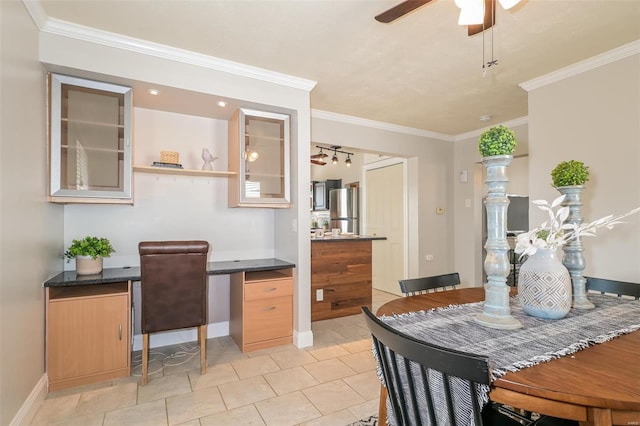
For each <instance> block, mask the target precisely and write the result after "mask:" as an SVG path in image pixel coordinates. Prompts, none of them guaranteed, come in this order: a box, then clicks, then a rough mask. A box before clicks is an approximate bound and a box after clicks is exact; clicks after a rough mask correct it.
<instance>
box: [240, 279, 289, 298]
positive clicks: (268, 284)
mask: <svg viewBox="0 0 640 426" xmlns="http://www.w3.org/2000/svg"><path fill="white" fill-rule="evenodd" d="M291 295H293V280H292V279H290V278H289V279H282V280H270V281H260V282H253V283H247V284H245V285H244V300H261V299H266V298H273V297H282V296H291Z"/></svg>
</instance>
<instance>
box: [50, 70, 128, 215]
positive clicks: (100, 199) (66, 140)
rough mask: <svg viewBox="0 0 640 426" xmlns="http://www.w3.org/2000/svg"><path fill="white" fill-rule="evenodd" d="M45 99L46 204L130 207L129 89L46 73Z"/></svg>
mask: <svg viewBox="0 0 640 426" xmlns="http://www.w3.org/2000/svg"><path fill="white" fill-rule="evenodd" d="M49 96H50V98H49V194H48V199H49V201H52V202H57V203H123V204H132V203H133V196H132V184H131V179H132V177H131V176H132V162H131V153H132V139H131V129H132V126H131V120H132V118H131V116H132V89H131V88H130V87H124V86H118V85H115V84H109V83H102V82H97V81H92V80H86V79H82V78H77V77H70V76H66V75H59V74H50V78H49Z"/></svg>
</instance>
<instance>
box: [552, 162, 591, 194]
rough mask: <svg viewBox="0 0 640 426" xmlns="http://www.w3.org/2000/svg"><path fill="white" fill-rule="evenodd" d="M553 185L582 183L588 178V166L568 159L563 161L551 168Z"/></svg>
mask: <svg viewBox="0 0 640 426" xmlns="http://www.w3.org/2000/svg"><path fill="white" fill-rule="evenodd" d="M551 180H552V181H553V186H554V187H556V188H558V187H561V186H570V185H584V184H585V182H587V181H588V180H589V166H585V165H584V163H583V162H581V161H576V160H570V161H563V162H561V163H560V164H558V165H557V166H556V168H555V169H553V170H551Z"/></svg>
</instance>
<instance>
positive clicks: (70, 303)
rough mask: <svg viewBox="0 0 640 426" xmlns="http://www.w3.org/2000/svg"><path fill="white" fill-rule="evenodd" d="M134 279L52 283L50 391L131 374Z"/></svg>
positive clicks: (49, 307)
mask: <svg viewBox="0 0 640 426" xmlns="http://www.w3.org/2000/svg"><path fill="white" fill-rule="evenodd" d="M129 290H130V283H129V282H121V283H114V284H99V285H83V286H72V287H47V289H46V317H47V318H46V339H47V344H46V354H47V355H46V362H47V376H48V380H49V391H55V390H59V389H65V388H69V387H73V386H79V385H84V384H88V383H95V382H100V381H103V380H108V379H113V378H117V377H126V376H129V375H130V366H131V362H130V359H131V356H130V353H131V344H130V342H131V327H130V324H131V299H130V291H129Z"/></svg>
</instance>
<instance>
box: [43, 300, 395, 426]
mask: <svg viewBox="0 0 640 426" xmlns="http://www.w3.org/2000/svg"><path fill="white" fill-rule="evenodd" d="M396 297H397V296H395V295H392V294H389V293H384V292H381V291H377V290H374V297H373V309H374V312H375V310H376V309H377V308H378V307H379V306H380V305H381V304H383V303H385V302H386V301H388V300H391V299H394V298H396ZM311 328H312V330H313V335H314V345H313V346H312V347H309V348H304V349H298V348H296V347H295V346H293V345H286V346H281V347H277V348H271V349H265V350H261V351H256V352H251V353H248V354H243V353H242V352H240V350H239V349H238V347H237V346H236V345H235V343H234V342H233V341H232V340H231V338H230V337H228V336H227V337H220V338H215V339H209V340H207V373H206V374H205V375H200V366H199V359H200V357H199V355H198V347H197V345H196V344H195V342H194V343H190V344H186V345H175V346H167V347H163V348H154V349H152V353H151V354H150V363H149V372H150V373H151V374H150V376H149V383H148V384H147V386H139V380H140V370H141V369H140V353H139V352H138V353H134V354H133V358H132V375H131V376H130V377H127V378H124V379H118V380H111V381H107V382H103V383H99V384H95V385H88V386H82V387H77V388H73V389H68V390H63V391H58V392H52V393H50V394H49V395H48V396H47V398H46V399H45V400H44V401H43V403H42V404H41V406H40V407H39V408H38V410H37V412H36V414H35V416H34V418H33V420H32V423H31V424H32V425H64V426H73V425H78V426H92V425H96V426H97V425H101V426H112V425H117V426H121V425H135V426H137V425H149V426H157V425H183V426H210V425H215V426H223V425H234V426H235V425H273V426H288V425H308V426H321V425H326V426H343V425H347V424H349V423H352V422H354V421H356V420H358V419H361V418H366V417H369V416H370V415H373V414H376V413H377V409H378V392H379V389H380V387H379V383H380V382H379V381H378V378H377V377H376V373H375V361H374V359H373V357H372V355H371V343H370V336H369V332H368V330H367V329H366V327H365V325H364V322H363V320H362V316H361V315H353V316H349V317H343V318H336V319H331V320H325V321H316V322H313V323H312V325H311Z"/></svg>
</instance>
